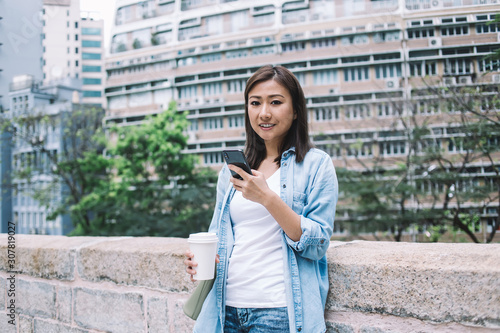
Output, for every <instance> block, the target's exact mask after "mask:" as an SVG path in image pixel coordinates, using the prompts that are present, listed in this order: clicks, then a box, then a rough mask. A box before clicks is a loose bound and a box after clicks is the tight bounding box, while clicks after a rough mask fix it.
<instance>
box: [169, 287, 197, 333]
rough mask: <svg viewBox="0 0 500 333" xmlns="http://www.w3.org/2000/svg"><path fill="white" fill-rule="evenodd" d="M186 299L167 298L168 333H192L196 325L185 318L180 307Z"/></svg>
mask: <svg viewBox="0 0 500 333" xmlns="http://www.w3.org/2000/svg"><path fill="white" fill-rule="evenodd" d="M187 299H188V297H187V295H186V296H181V295H176V297H170V298H169V309H170V310H171V311H170V312H171V314H172V315H173V316H171V318H173V320H171V325H170V332H192V331H193V328H194V324H195V323H196V322H195V321H194V320H192V319H191V318H189V317H188V316H186V314H185V313H184V310H182V307H183V306H184V303H185V302H186V301H187Z"/></svg>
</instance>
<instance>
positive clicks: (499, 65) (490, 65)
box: [478, 58, 500, 72]
mask: <svg viewBox="0 0 500 333" xmlns="http://www.w3.org/2000/svg"><path fill="white" fill-rule="evenodd" d="M478 65H479V71H480V72H496V71H499V70H500V59H497V60H494V59H490V58H486V59H484V58H480V59H478Z"/></svg>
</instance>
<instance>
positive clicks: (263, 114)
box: [259, 103, 271, 119]
mask: <svg viewBox="0 0 500 333" xmlns="http://www.w3.org/2000/svg"><path fill="white" fill-rule="evenodd" d="M259 116H260V117H261V118H263V119H268V118H270V117H271V113H270V112H269V106H268V105H267V104H266V103H264V104H262V107H261V109H260V114H259Z"/></svg>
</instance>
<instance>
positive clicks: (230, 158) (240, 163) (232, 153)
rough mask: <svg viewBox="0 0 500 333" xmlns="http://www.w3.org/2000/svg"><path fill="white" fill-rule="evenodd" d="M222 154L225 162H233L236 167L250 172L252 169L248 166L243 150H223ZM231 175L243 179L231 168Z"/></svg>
mask: <svg viewBox="0 0 500 333" xmlns="http://www.w3.org/2000/svg"><path fill="white" fill-rule="evenodd" d="M223 155H224V159H225V160H226V163H227V164H234V165H236V166H237V167H240V168H242V169H243V170H245V171H246V172H247V173H249V174H252V171H251V169H250V166H249V165H248V162H247V160H246V158H245V154H244V153H243V151H241V150H239V149H235V150H224V151H223ZM231 175H232V176H233V177H235V178H238V179H243V178H241V176H240V175H238V174H237V173H236V172H234V171H233V170H231Z"/></svg>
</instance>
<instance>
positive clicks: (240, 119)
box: [227, 115, 245, 128]
mask: <svg viewBox="0 0 500 333" xmlns="http://www.w3.org/2000/svg"><path fill="white" fill-rule="evenodd" d="M227 120H228V123H229V128H241V127H245V117H244V116H243V115H241V116H230V117H227Z"/></svg>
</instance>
